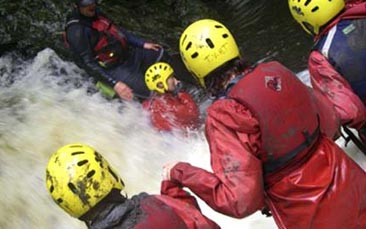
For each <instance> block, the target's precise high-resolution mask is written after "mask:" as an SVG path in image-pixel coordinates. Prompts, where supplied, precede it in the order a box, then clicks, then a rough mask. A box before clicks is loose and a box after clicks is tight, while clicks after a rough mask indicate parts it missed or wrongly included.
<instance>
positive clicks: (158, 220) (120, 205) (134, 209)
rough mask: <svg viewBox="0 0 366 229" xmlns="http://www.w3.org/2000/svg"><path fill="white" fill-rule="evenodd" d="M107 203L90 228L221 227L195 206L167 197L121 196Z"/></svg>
mask: <svg viewBox="0 0 366 229" xmlns="http://www.w3.org/2000/svg"><path fill="white" fill-rule="evenodd" d="M118 195H119V194H118ZM105 201H107V202H108V205H107V206H105V207H104V208H103V210H101V211H100V212H99V213H98V215H95V216H94V218H93V220H92V221H90V222H91V223H90V224H89V225H88V228H91V229H107V228H131V229H132V228H135V229H143V228H176V229H188V228H192V229H194V228H200V229H201V228H202V229H204V228H207V229H213V228H219V227H218V226H217V225H216V224H215V223H213V222H212V221H211V220H209V219H208V218H206V217H204V216H203V215H202V214H201V212H200V211H198V210H197V209H196V208H195V207H194V206H191V205H190V204H184V203H182V201H180V200H176V199H174V198H171V197H169V196H165V195H149V194H147V193H140V194H137V195H134V196H132V197H131V198H129V199H122V198H120V200H118V197H117V198H115V199H114V200H113V199H112V198H107V199H106V200H105ZM175 208H177V209H175ZM177 211H178V212H179V214H177ZM182 214H184V215H185V218H184V220H183V219H182V218H181V216H180V215H182Z"/></svg>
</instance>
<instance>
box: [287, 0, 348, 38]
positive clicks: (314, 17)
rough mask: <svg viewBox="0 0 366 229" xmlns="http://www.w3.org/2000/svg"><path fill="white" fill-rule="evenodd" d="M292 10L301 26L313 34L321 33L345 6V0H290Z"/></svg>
mask: <svg viewBox="0 0 366 229" xmlns="http://www.w3.org/2000/svg"><path fill="white" fill-rule="evenodd" d="M288 5H289V8H290V12H291V14H292V16H293V17H294V19H295V20H296V21H297V22H298V23H299V24H300V25H301V27H302V28H303V29H304V30H305V31H306V32H307V33H309V34H311V35H317V34H319V32H320V30H321V27H322V26H324V25H326V24H327V23H329V22H330V21H331V20H332V19H333V18H334V17H335V16H336V15H337V14H339V13H340V12H341V11H342V10H343V9H344V6H345V2H344V0H288Z"/></svg>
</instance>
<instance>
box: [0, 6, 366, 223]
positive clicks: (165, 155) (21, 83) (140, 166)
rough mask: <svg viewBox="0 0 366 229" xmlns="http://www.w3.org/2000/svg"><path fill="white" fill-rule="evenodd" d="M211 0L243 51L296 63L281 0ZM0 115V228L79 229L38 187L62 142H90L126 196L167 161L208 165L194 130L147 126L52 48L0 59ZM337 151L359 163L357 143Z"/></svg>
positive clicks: (296, 47) (297, 46) (305, 41)
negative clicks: (164, 130)
mask: <svg viewBox="0 0 366 229" xmlns="http://www.w3.org/2000/svg"><path fill="white" fill-rule="evenodd" d="M214 2H215V5H212V8H217V9H218V10H220V9H221V10H220V13H221V14H220V15H218V17H219V19H221V20H222V21H223V22H224V24H226V25H227V26H228V27H229V28H232V30H233V33H234V34H235V35H237V38H238V39H237V40H238V43H239V45H240V47H241V49H242V51H243V53H244V54H245V55H247V56H248V57H249V59H252V60H253V61H255V60H258V59H261V58H266V57H269V58H273V59H278V60H280V61H282V62H284V63H285V64H286V65H288V66H289V67H291V68H292V69H294V71H296V72H299V71H301V70H304V68H305V66H306V53H307V50H308V48H309V45H310V42H309V41H310V40H309V38H307V37H306V35H305V33H304V32H303V31H301V29H300V28H298V27H297V25H295V23H294V22H293V21H291V20H292V19H291V18H290V16H289V13H288V12H287V8H286V7H287V6H286V4H284V3H283V2H285V1H283V0H281V1H279V0H274V1H265V0H256V1H251V0H246V1H234V0H232V1H222V2H224V3H225V4H224V3H222V2H220V1H214ZM270 41H271V42H270ZM305 76H306V72H305ZM305 81H306V77H305ZM205 105H206V104H202V105H201V106H202V107H201V108H202V110H204V108H205ZM0 117H1V119H0V187H1V190H0V206H2V207H1V208H0V229H8V228H11V229H21V228H22V229H23V228H29V229H33V228H34V229H36V228H37V229H39V228H56V229H61V228H62V229H64V228H65V229H66V228H67V229H70V228H71V229H73V228H85V226H84V225H83V224H82V223H81V222H79V221H78V220H76V219H73V218H71V217H70V216H68V215H67V214H66V213H65V212H63V211H62V210H61V209H60V208H59V207H58V206H57V205H56V204H54V203H53V201H52V200H51V198H50V197H49V194H48V192H47V190H46V187H45V181H44V177H45V167H46V164H47V161H48V158H49V156H50V155H51V154H52V153H53V152H54V151H55V150H56V149H57V148H59V147H60V146H62V145H64V144H68V143H72V142H84V143H87V144H90V145H92V146H93V147H95V148H96V149H97V150H98V151H99V152H101V153H102V154H103V155H104V156H105V157H106V158H107V160H108V161H110V163H111V164H112V165H113V166H114V167H115V169H116V170H117V171H118V172H119V173H120V175H121V176H122V178H123V180H124V182H125V183H126V191H127V193H128V194H129V196H131V195H133V194H136V193H139V192H141V191H146V192H149V193H158V192H159V186H160V180H161V175H160V173H161V167H162V165H163V164H164V163H166V162H170V161H175V160H181V161H187V162H190V163H192V164H194V165H197V166H201V167H204V168H207V169H208V170H210V167H209V151H208V145H207V143H206V141H205V138H204V135H203V132H202V131H198V132H192V133H189V134H188V136H182V135H180V133H170V134H160V133H157V132H155V131H154V130H153V129H152V128H151V127H150V125H149V122H148V119H147V115H146V114H145V113H144V112H143V111H142V110H141V108H140V106H139V104H136V103H127V104H122V103H120V102H118V101H117V100H112V101H110V100H106V99H105V98H104V97H102V96H101V95H100V94H99V93H95V91H94V90H93V85H92V84H91V82H89V81H85V73H84V72H83V71H82V70H80V69H79V68H78V67H76V66H75V65H74V64H73V63H72V62H69V61H66V60H65V59H62V58H61V57H60V56H59V55H58V54H56V53H55V51H53V49H51V48H44V49H43V50H41V51H40V52H38V53H37V54H36V56H34V57H31V58H29V59H23V58H21V57H19V56H16V55H15V54H14V53H10V54H7V55H3V56H1V57H0ZM338 143H339V144H340V145H341V146H343V145H344V142H342V140H339V142H338ZM345 149H346V150H347V152H348V153H349V155H350V156H351V157H353V158H354V159H355V160H356V161H357V162H358V163H359V164H360V165H361V166H362V167H364V165H365V159H364V157H363V155H361V154H360V153H359V152H358V150H357V149H356V148H355V146H353V145H352V144H350V145H349V146H348V147H347V148H345ZM200 205H201V206H202V210H203V212H204V213H205V214H206V215H207V216H209V217H210V218H212V219H214V220H215V221H216V222H217V223H219V224H220V225H221V226H222V228H228V229H233V228H254V229H258V228H263V229H264V228H265V229H271V228H276V226H275V224H274V222H273V220H272V218H265V217H264V216H262V215H261V214H260V213H256V214H254V215H252V216H249V217H247V218H245V219H241V220H238V219H232V218H230V217H227V216H224V215H221V214H219V213H215V212H213V211H212V210H211V209H210V208H208V207H207V206H206V205H205V204H204V203H203V202H200Z"/></svg>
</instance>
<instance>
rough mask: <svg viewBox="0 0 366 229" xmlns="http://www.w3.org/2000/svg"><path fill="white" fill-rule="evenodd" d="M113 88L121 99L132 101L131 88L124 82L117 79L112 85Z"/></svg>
mask: <svg viewBox="0 0 366 229" xmlns="http://www.w3.org/2000/svg"><path fill="white" fill-rule="evenodd" d="M113 89H114V90H115V91H116V93H117V94H118V96H119V97H120V98H121V99H123V100H126V101H132V99H133V93H132V89H131V88H130V87H129V86H127V85H126V84H125V83H123V82H121V81H119V82H117V83H116V85H114V87H113Z"/></svg>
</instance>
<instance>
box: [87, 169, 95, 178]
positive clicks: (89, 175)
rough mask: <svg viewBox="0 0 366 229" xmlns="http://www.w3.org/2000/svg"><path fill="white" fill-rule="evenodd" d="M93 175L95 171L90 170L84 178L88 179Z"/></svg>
mask: <svg viewBox="0 0 366 229" xmlns="http://www.w3.org/2000/svg"><path fill="white" fill-rule="evenodd" d="M94 174H95V170H92V171H90V172H88V174H86V176H87V177H88V178H90V177H92V176H94Z"/></svg>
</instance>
